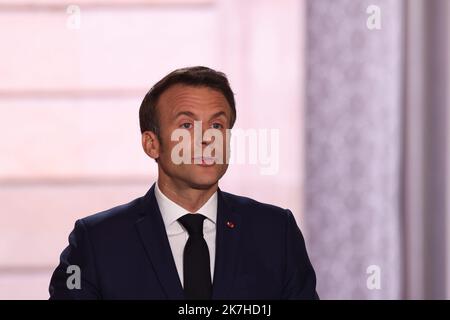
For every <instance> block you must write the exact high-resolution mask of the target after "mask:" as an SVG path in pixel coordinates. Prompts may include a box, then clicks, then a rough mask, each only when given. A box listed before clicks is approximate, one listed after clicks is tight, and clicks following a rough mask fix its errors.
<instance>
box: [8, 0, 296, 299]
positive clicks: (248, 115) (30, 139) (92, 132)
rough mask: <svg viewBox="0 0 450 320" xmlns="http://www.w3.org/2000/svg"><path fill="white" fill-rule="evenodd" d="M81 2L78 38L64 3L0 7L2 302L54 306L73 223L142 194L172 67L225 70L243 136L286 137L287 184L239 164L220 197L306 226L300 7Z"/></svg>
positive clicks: (283, 175)
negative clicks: (153, 126)
mask: <svg viewBox="0 0 450 320" xmlns="http://www.w3.org/2000/svg"><path fill="white" fill-rule="evenodd" d="M77 3H78V5H79V6H80V8H81V25H80V29H77V30H71V29H68V28H67V27H66V21H67V17H68V14H67V13H66V7H67V3H64V2H62V1H50V0H48V1H35V2H32V1H25V0H22V1H12V0H11V1H4V0H2V1H0V39H2V40H1V42H0V46H1V47H0V128H1V135H0V150H1V151H0V152H1V153H0V203H1V205H0V221H1V224H0V299H5V298H10V299H16V298H37V299H40V298H47V296H48V293H47V286H48V281H49V278H50V275H51V272H52V269H53V268H54V267H55V265H56V264H57V262H58V256H59V254H60V252H61V250H62V249H63V248H64V247H65V246H66V244H67V236H68V234H69V232H70V230H71V229H72V227H73V224H74V222H75V220H76V219H77V218H81V217H84V216H86V215H89V214H92V213H95V212H98V211H100V210H104V209H107V208H110V207H112V206H114V205H117V204H120V203H124V202H127V201H129V200H131V199H133V198H135V197H138V196H141V195H143V194H144V193H145V191H146V190H147V189H148V187H149V186H150V184H151V183H152V182H153V181H154V179H155V174H156V166H155V164H154V162H153V161H151V160H150V159H148V158H147V157H146V156H145V155H144V153H143V152H142V151H141V146H140V134H139V128H138V117H137V113H138V108H139V105H140V102H141V100H142V98H143V95H144V94H145V92H146V90H148V89H149V88H150V86H151V85H152V84H153V83H154V82H155V81H157V80H158V79H159V78H161V77H162V76H163V75H165V74H167V73H168V72H169V71H171V70H173V69H175V68H177V67H181V66H186V65H197V64H201V65H207V66H211V67H213V68H217V69H220V70H223V71H224V72H225V73H227V74H228V75H229V78H230V81H231V84H232V87H233V89H234V91H235V93H236V100H237V108H238V121H237V124H236V126H237V127H240V128H255V129H258V128H266V129H272V128H275V129H279V130H280V170H279V172H278V174H276V175H272V176H262V175H261V174H260V173H259V168H258V167H256V166H248V165H247V166H246V165H236V166H233V167H231V168H230V170H229V172H228V174H227V175H226V177H225V178H224V179H223V181H222V184H221V187H222V189H225V190H227V191H230V192H233V193H239V194H245V195H248V196H251V197H254V198H257V199H258V200H260V201H264V202H270V203H274V204H277V205H280V206H282V207H289V208H291V209H292V210H293V211H294V213H295V214H296V216H297V217H298V218H300V217H301V212H302V210H301V208H302V198H301V197H302V188H303V186H302V160H301V159H302V146H303V142H302V137H301V129H302V125H303V124H302V95H303V75H302V68H303V66H302V61H303V60H302V59H303V58H302V54H303V47H302V45H303V41H302V39H303V38H302V37H303V34H302V28H303V25H302V22H303V17H302V2H298V1H294V0H288V1H283V2H282V4H281V2H280V1H276V0H263V1H260V0H258V1H256V0H254V1H238V0H216V1H213V0H210V1H193V0H191V1H187V0H179V1H161V0H160V1H157V0H153V1H144V0H143V1H138V2H136V1H133V5H128V4H127V1H117V0H116V1H112V0H109V1H106V0H105V1H93V0H92V1H90V0H83V1H77ZM77 3H75V4H77ZM71 4H74V3H73V2H71ZM300 223H301V221H300Z"/></svg>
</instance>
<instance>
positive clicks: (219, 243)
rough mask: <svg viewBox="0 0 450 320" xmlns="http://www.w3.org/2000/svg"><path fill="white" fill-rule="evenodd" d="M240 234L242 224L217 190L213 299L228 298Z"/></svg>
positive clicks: (234, 270)
mask: <svg viewBox="0 0 450 320" xmlns="http://www.w3.org/2000/svg"><path fill="white" fill-rule="evenodd" d="M241 232H242V224H241V219H240V216H239V215H238V214H237V213H236V212H235V211H234V208H233V207H232V206H231V205H230V204H229V203H227V201H226V199H225V197H224V194H223V193H222V192H221V191H220V189H219V190H218V206H217V224H216V258H215V268H214V281H213V293H212V298H213V299H227V298H230V296H229V291H230V289H231V286H232V285H233V279H234V278H235V276H234V275H235V272H236V265H237V259H238V256H239V254H238V251H239V238H240V234H241Z"/></svg>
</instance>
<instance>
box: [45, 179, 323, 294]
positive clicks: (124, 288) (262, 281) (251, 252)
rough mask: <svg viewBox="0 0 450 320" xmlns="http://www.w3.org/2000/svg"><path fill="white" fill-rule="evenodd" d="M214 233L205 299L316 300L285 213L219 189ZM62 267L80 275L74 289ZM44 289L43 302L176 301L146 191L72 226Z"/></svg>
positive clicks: (298, 237) (174, 278)
mask: <svg viewBox="0 0 450 320" xmlns="http://www.w3.org/2000/svg"><path fill="white" fill-rule="evenodd" d="M227 222H231V223H233V224H234V227H233V228H230V224H229V223H228V224H227ZM216 227H217V229H216V257H215V270H214V279H213V291H212V298H213V299H317V298H318V296H317V293H316V289H315V287H316V276H315V273H314V270H313V267H312V266H311V263H310V261H309V258H308V255H307V252H306V248H305V242H304V239H303V236H302V234H301V232H300V230H299V228H298V227H297V224H296V222H295V220H294V217H293V215H292V213H291V212H290V211H289V210H284V209H281V208H278V207H275V206H272V205H268V204H263V203H259V202H257V201H255V200H252V199H249V198H245V197H240V196H236V195H232V194H229V193H226V192H222V191H220V190H219V191H218V209H217V225H216ZM70 265H77V266H78V267H79V268H80V270H81V288H80V289H76V288H74V289H69V288H68V286H67V284H66V283H67V279H68V277H70V276H71V275H72V272H73V271H71V270H70V269H69V271H70V272H69V273H67V270H68V267H69V266H70ZM49 291H50V299H184V295H183V288H182V285H181V282H180V279H179V277H178V273H177V269H176V267H175V262H174V259H173V257H172V252H171V249H170V245H169V241H168V238H167V234H166V231H165V227H164V223H163V220H162V216H161V213H160V211H159V207H158V204H157V201H156V198H155V194H154V185H153V186H152V188H151V189H150V190H149V191H148V192H147V194H146V195H145V196H144V197H141V198H138V199H136V200H134V201H132V202H130V203H128V204H125V205H121V206H118V207H115V208H112V209H110V210H107V211H104V212H101V213H98V214H95V215H92V216H89V217H87V218H84V219H81V220H78V221H77V222H76V224H75V228H74V230H73V231H72V233H71V234H70V236H69V246H68V247H67V248H66V249H65V250H64V251H63V252H62V254H61V257H60V263H59V265H58V267H57V268H56V270H55V271H54V273H53V276H52V278H51V281H50V288H49Z"/></svg>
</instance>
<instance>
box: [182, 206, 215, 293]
mask: <svg viewBox="0 0 450 320" xmlns="http://www.w3.org/2000/svg"><path fill="white" fill-rule="evenodd" d="M205 218H206V217H205V216H203V215H201V214H198V213H195V214H192V213H189V214H186V215H184V216H182V217H181V218H179V219H178V221H179V222H180V223H181V224H182V225H183V226H184V228H186V230H187V232H188V233H189V239H188V240H187V242H186V246H185V247H184V253H183V278H184V295H185V297H186V299H189V300H207V299H211V291H212V284H211V270H210V262H209V250H208V244H207V243H206V241H205V238H203V221H204V220H205Z"/></svg>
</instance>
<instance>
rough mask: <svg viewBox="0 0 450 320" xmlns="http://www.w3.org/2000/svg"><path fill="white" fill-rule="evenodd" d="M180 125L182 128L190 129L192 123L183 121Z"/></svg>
mask: <svg viewBox="0 0 450 320" xmlns="http://www.w3.org/2000/svg"><path fill="white" fill-rule="evenodd" d="M180 127H181V128H183V129H191V128H192V123H189V122H185V123H183V124H181V126H180Z"/></svg>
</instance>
